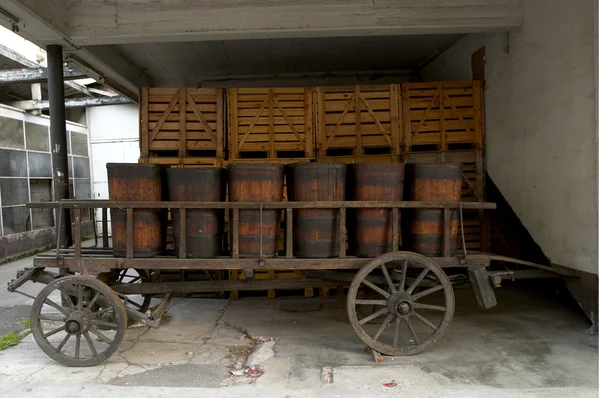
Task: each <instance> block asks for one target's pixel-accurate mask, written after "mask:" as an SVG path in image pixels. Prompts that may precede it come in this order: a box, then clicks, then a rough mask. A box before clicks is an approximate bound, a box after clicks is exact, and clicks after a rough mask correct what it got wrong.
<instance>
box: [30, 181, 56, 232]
mask: <svg viewBox="0 0 600 398" xmlns="http://www.w3.org/2000/svg"><path fill="white" fill-rule="evenodd" d="M29 187H30V190H31V201H32V202H50V201H51V198H52V180H36V179H32V180H29ZM31 215H32V219H33V229H40V228H46V227H52V226H54V217H53V215H52V209H31Z"/></svg>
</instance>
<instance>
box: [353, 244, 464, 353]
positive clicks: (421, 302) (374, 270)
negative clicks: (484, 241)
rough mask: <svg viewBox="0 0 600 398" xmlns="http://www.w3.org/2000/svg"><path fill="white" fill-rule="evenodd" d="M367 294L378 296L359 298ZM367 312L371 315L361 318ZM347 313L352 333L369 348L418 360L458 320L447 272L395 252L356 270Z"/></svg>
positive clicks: (416, 257) (414, 255)
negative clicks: (361, 294)
mask: <svg viewBox="0 0 600 398" xmlns="http://www.w3.org/2000/svg"><path fill="white" fill-rule="evenodd" d="M363 290H366V291H369V292H372V293H374V294H375V297H374V298H372V297H369V298H368V299H366V298H365V299H363V298H360V297H357V296H358V294H359V291H363ZM365 309H366V310H368V314H363V312H364V310H365ZM347 310H348V317H349V318H350V323H351V325H352V328H353V329H354V331H355V332H356V334H357V335H358V337H359V338H360V339H361V340H362V341H363V342H364V343H365V344H366V345H367V346H369V347H370V348H371V349H373V350H374V351H377V352H380V353H382V354H386V355H399V356H400V355H414V354H418V353H420V352H423V351H424V350H426V349H427V348H428V347H429V346H431V345H432V344H434V343H435V342H436V340H437V339H439V338H440V337H441V336H442V335H443V334H444V332H445V331H446V330H447V329H448V326H449V325H450V322H452V317H453V316H454V290H453V288H452V284H451V283H450V280H449V279H448V277H447V276H446V274H445V273H444V271H443V270H442V269H441V268H440V267H439V266H437V265H436V264H435V263H434V262H433V261H431V260H430V259H428V258H427V257H425V256H422V255H420V254H417V253H412V252H392V253H387V254H384V255H382V256H379V257H377V258H376V259H374V260H373V261H370V262H369V263H367V264H365V265H364V266H363V267H362V268H361V269H360V270H359V271H358V273H357V274H356V275H355V277H354V279H353V280H352V284H351V285H350V289H349V291H348V298H347ZM359 314H360V315H359ZM382 318H383V319H382Z"/></svg>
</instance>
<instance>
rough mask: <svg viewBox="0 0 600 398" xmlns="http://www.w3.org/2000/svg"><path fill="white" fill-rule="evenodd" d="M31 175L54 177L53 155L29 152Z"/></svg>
mask: <svg viewBox="0 0 600 398" xmlns="http://www.w3.org/2000/svg"><path fill="white" fill-rule="evenodd" d="M29 177H30V178H31V177H52V156H51V155H50V154H46V153H37V152H29Z"/></svg>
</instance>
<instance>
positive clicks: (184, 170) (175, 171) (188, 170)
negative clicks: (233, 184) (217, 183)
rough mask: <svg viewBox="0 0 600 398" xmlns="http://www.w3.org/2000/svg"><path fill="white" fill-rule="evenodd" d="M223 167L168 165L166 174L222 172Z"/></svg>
mask: <svg viewBox="0 0 600 398" xmlns="http://www.w3.org/2000/svg"><path fill="white" fill-rule="evenodd" d="M222 171H223V169H222V168H221V167H192V168H183V167H170V168H168V169H167V170H166V172H167V174H191V175H198V174H215V173H220V172H222Z"/></svg>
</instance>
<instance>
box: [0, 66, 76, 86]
mask: <svg viewBox="0 0 600 398" xmlns="http://www.w3.org/2000/svg"><path fill="white" fill-rule="evenodd" d="M63 76H64V80H75V79H83V78H86V77H87V76H86V75H84V74H83V73H80V72H76V71H73V70H65V71H64V72H63ZM47 80H48V70H47V69H46V68H22V69H2V70H0V84H19V83H44V82H46V81H47Z"/></svg>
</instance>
